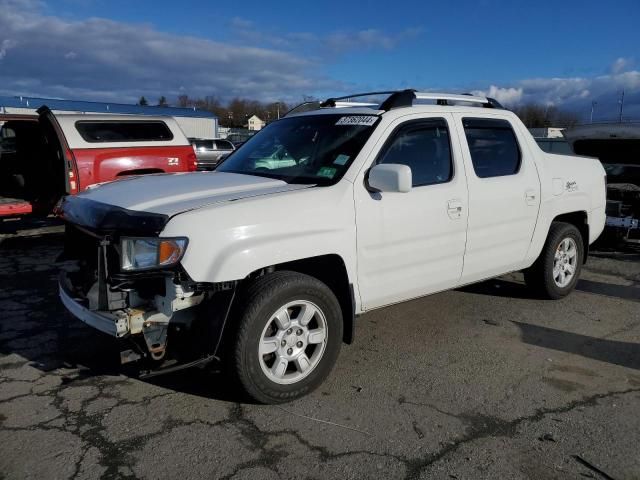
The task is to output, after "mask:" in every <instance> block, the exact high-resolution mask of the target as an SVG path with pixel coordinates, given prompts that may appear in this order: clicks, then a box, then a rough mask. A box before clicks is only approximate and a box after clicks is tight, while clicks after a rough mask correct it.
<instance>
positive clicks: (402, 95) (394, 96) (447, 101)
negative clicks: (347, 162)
mask: <svg viewBox="0 0 640 480" xmlns="http://www.w3.org/2000/svg"><path fill="white" fill-rule="evenodd" d="M374 95H388V97H387V98H386V99H385V100H384V101H383V102H382V103H381V104H380V105H379V106H378V104H377V103H370V102H354V101H352V99H353V98H357V97H369V96H374ZM415 100H433V101H435V102H436V104H437V105H452V104H456V103H473V104H478V106H482V107H485V108H500V109H502V108H504V107H503V106H502V105H500V103H499V102H498V101H496V100H495V99H493V98H490V97H482V96H479V95H471V94H470V93H462V94H454V93H434V92H418V91H416V90H413V89H407V90H391V91H382V92H365V93H354V94H351V95H345V96H344V97H332V98H327V99H326V100H325V101H324V102H305V103H302V104H300V105H298V106H297V107H295V108H293V109H292V110H290V111H289V112H287V115H289V114H292V113H301V112H308V111H311V110H317V109H320V108H344V107H377V109H378V110H384V111H389V110H391V109H394V108H402V107H411V106H413V105H414V101H415ZM285 116H286V115H285Z"/></svg>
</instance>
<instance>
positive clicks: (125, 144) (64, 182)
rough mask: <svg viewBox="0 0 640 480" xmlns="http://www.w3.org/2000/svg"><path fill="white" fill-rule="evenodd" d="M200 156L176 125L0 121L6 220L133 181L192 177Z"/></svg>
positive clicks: (128, 119)
mask: <svg viewBox="0 0 640 480" xmlns="http://www.w3.org/2000/svg"><path fill="white" fill-rule="evenodd" d="M196 165H197V164H196V155H195V153H194V151H193V148H192V146H191V144H190V143H189V141H188V140H187V138H186V137H185V135H184V133H183V132H182V130H181V129H180V127H179V126H178V124H177V123H176V121H175V120H174V119H173V118H172V117H162V116H158V117H151V116H146V115H145V116H142V115H109V114H90V115H89V114H54V113H53V112H51V110H49V109H48V108H46V107H42V108H40V109H39V110H38V115H12V114H0V218H2V217H12V216H22V215H27V214H40V215H47V214H49V213H51V211H52V209H53V207H54V206H55V204H56V203H57V202H58V200H59V199H60V198H61V197H62V196H64V195H73V194H76V193H78V192H81V191H83V190H85V189H87V188H89V187H90V186H91V185H95V184H97V183H102V182H109V181H112V180H117V179H118V178H119V177H123V176H128V175H142V174H149V173H170V172H190V171H195V170H196Z"/></svg>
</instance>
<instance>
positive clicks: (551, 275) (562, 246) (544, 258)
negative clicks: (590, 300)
mask: <svg viewBox="0 0 640 480" xmlns="http://www.w3.org/2000/svg"><path fill="white" fill-rule="evenodd" d="M583 259H584V244H583V242H582V234H581V233H580V230H578V229H577V228H576V227H575V226H574V225H571V224H569V223H564V222H553V223H552V224H551V228H550V229H549V235H548V237H547V241H546V242H545V244H544V247H543V249H542V252H541V253H540V256H539V257H538V259H537V260H536V262H535V263H534V264H533V265H532V266H531V267H530V268H528V269H527V270H525V272H524V278H525V282H526V283H527V286H529V287H530V288H532V289H533V290H534V291H536V292H537V293H538V294H540V295H541V296H543V297H545V298H549V299H553V300H555V299H559V298H563V297H565V296H567V295H568V294H569V293H571V291H572V290H573V289H574V288H575V286H576V284H577V283H578V278H579V276H580V270H581V269H582V263H583Z"/></svg>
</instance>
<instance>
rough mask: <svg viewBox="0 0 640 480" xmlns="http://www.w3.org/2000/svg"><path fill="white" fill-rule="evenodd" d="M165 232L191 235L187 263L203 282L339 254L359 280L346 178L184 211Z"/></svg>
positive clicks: (351, 277) (351, 275)
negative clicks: (329, 183)
mask: <svg viewBox="0 0 640 480" xmlns="http://www.w3.org/2000/svg"><path fill="white" fill-rule="evenodd" d="M162 236H168V237H171V236H186V237H188V238H189V246H188V248H187V251H186V253H185V256H184V258H183V259H182V265H183V267H184V268H185V270H186V272H187V273H188V274H189V276H190V277H191V278H192V279H193V280H195V281H197V282H226V281H233V280H241V279H243V278H245V277H246V276H247V275H249V274H250V273H252V272H254V271H257V270H259V269H261V268H264V267H267V266H271V265H275V264H279V263H284V262H289V261H294V260H299V259H303V258H310V257H316V256H319V255H327V254H337V255H339V256H340V257H341V258H342V260H343V261H344V264H345V266H346V268H347V273H348V275H349V282H350V283H352V284H354V283H355V282H354V279H355V271H354V268H355V262H356V260H355V249H356V245H355V216H354V208H353V193H352V184H351V183H349V182H347V181H345V180H343V181H341V182H338V183H337V184H336V185H333V186H330V187H309V188H305V189H302V190H297V191H291V192H285V193H278V194H272V195H265V196H258V197H253V198H246V199H243V200H237V201H233V202H225V203H221V204H216V205H212V206H208V207H204V208H199V209H196V210H192V211H188V212H185V213H181V214H178V215H176V216H175V217H173V218H172V219H171V220H170V221H169V223H168V224H167V225H166V227H165V229H164V230H163V232H162ZM354 288H355V285H354Z"/></svg>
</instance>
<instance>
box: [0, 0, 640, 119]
mask: <svg viewBox="0 0 640 480" xmlns="http://www.w3.org/2000/svg"><path fill="white" fill-rule="evenodd" d="M432 3H433V2H427V1H424V0H410V1H407V0H396V1H395V2H379V4H376V2H366V3H365V2H355V1H353V2H349V1H345V0H342V1H339V2H338V1H333V0H322V1H300V0H296V1H289V0H284V1H275V0H274V1H270V2H266V1H264V0H263V1H256V2H254V1H249V0H245V1H242V2H217V1H216V2H214V1H207V0H192V1H188V0H187V1H182V2H176V1H175V0H171V1H163V0H155V1H151V0H136V1H131V0H55V1H54V0H0V95H32V96H52V97H57V98H72V99H86V100H106V101H120V102H135V101H136V100H137V99H138V98H139V97H140V96H141V95H145V96H146V97H147V98H149V99H150V100H151V101H154V100H155V99H157V98H158V97H159V96H160V95H164V96H166V97H167V98H168V99H169V101H174V100H175V98H176V97H177V96H178V95H180V94H188V95H190V96H196V97H197V96H205V95H216V96H218V97H219V98H221V99H223V100H226V99H229V98H232V97H234V96H244V97H249V98H255V99H259V100H285V101H288V102H292V103H295V102H297V101H299V100H301V99H302V97H303V96H304V95H314V96H319V97H322V96H329V95H336V94H341V93H349V92H352V91H361V90H369V89H373V90H377V89H395V88H408V87H412V88H418V89H431V90H447V91H456V92H458V91H474V92H476V91H477V92H484V93H487V94H489V95H490V96H494V97H496V98H497V99H498V100H499V101H502V102H504V103H506V104H509V105H517V104H518V103H523V102H530V101H535V102H538V103H543V104H553V105H557V106H560V107H563V108H567V109H571V110H574V111H576V112H578V113H579V114H581V115H583V117H584V118H586V117H588V115H589V112H590V109H591V105H592V103H593V102H596V104H595V108H594V119H595V120H605V119H613V118H616V115H617V111H618V100H619V98H620V95H621V93H622V90H623V89H624V91H625V118H626V119H632V118H633V119H637V120H640V48H639V47H638V46H639V45H640V28H639V27H638V25H640V1H638V0H629V1H625V0H614V1H612V2H606V3H605V2H601V1H595V0H594V1H584V0H583V1H580V2H578V1H572V0H565V1H563V2H544V1H538V2H535V6H532V5H533V4H532V2H526V1H517V0H515V1H514V0H512V1H506V0H505V1H499V0H476V1H458V0H449V1H447V2H437V5H432Z"/></svg>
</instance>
